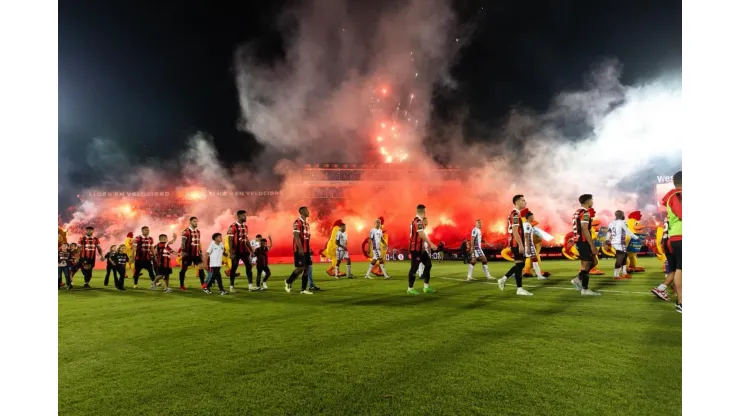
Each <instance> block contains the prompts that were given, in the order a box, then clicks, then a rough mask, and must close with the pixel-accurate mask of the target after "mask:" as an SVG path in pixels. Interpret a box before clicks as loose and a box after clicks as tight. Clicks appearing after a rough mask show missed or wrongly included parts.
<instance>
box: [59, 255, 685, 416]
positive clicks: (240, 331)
mask: <svg viewBox="0 0 740 416" xmlns="http://www.w3.org/2000/svg"><path fill="white" fill-rule="evenodd" d="M641 263H642V265H643V266H646V267H647V269H648V272H647V273H643V274H639V275H635V277H634V278H633V279H632V280H631V281H620V282H615V281H612V280H611V279H610V278H609V277H608V276H604V277H599V278H592V284H591V286H592V288H593V289H596V290H603V291H604V292H603V296H601V297H596V298H592V297H581V296H580V295H579V294H578V293H577V292H575V291H574V290H570V285H569V283H568V282H569V280H570V279H571V278H572V277H573V275H574V274H575V270H576V268H577V267H578V266H577V263H576V262H568V261H546V262H545V263H544V267H543V270H549V271H551V272H553V274H554V275H553V277H551V280H550V281H547V282H545V283H544V284H543V283H541V282H538V281H536V280H534V279H525V283H524V284H525V286H534V287H529V288H528V289H529V290H530V291H532V292H533V293H534V294H535V295H534V296H532V297H522V296H515V294H514V291H515V290H514V289H513V287H514V285H509V287H507V289H506V291H505V292H501V291H499V289H498V287H497V286H496V285H493V284H486V283H467V282H462V281H459V279H464V278H465V276H466V273H467V266H464V265H462V264H461V263H459V262H454V263H453V262H449V261H448V262H446V263H445V264H444V265H440V264H438V263H436V262H435V263H434V266H433V269H432V276H436V277H433V278H432V286H433V287H434V288H435V289H437V290H438V293H436V294H433V295H427V294H422V295H419V296H417V297H414V296H408V295H406V294H405V290H406V283H407V282H406V277H405V276H406V273H407V271H408V267H409V264H408V263H407V262H393V263H390V264H389V265H388V271H389V273H390V274H391V275H392V276H394V278H393V279H392V280H389V281H384V280H372V281H368V280H364V279H361V278H360V279H355V280H346V279H344V280H340V281H335V280H334V279H332V278H330V277H329V276H327V275H326V273H325V272H324V270H325V266H324V265H317V266H316V269H315V271H314V274H315V277H316V278H317V279H316V284H317V285H319V286H320V287H321V288H322V289H323V291H322V292H319V293H316V294H315V295H313V296H305V295H299V294H298V293H297V292H298V291H297V290H296V287H298V288H299V287H300V284H299V283H300V281H299V282H297V284H295V285H294V292H293V293H290V294H288V293H285V291H284V290H283V279H284V277H285V276H286V275H287V274H288V273H289V269H288V266H274V267H273V273H274V275H273V278H272V280H271V282H269V283H270V289H269V291H267V292H265V293H246V290H244V291H241V292H240V293H237V294H235V295H230V296H227V297H223V296H218V295H217V294H213V295H210V296H209V295H206V294H204V293H202V292H200V291H198V290H196V289H197V283H198V281H197V279H196V278H194V277H193V275H192V273H191V272H189V273H188V279H187V283H188V284H189V288H190V291H188V292H186V293H180V292H173V293H169V294H168V293H163V292H162V291H158V292H156V293H152V292H151V291H150V290H148V288H145V289H140V290H136V291H134V290H127V291H126V292H118V291H116V290H115V289H113V288H112V287H111V286H109V287H103V283H102V273H100V272H96V273H95V277H94V279H93V282H92V285H93V289H88V290H83V289H75V290H72V291H60V293H59V413H60V414H63V415H174V414H182V415H185V414H203V415H216V414H219V415H226V414H235V415H277V414H292V415H297V414H308V415H318V414H324V415H407V414H408V415H472V414H480V415H600V416H603V415H640V414H646V415H647V414H650V415H661V414H665V415H675V414H680V409H681V402H680V397H681V315H680V314H678V313H676V312H675V311H674V309H673V304H672V303H669V302H664V301H660V300H658V299H656V298H655V297H653V296H652V295H649V294H647V293H648V291H649V289H650V287H652V286H654V285H656V284H658V283H660V282H661V280H662V273H661V272H660V265H659V264H658V262H657V261H656V260H653V259H644V260H643V259H641ZM611 264H612V261H611V260H608V261H605V262H604V263H603V266H604V267H602V270H604V271H605V272H607V275H610V274H611V269H610V266H611ZM354 266H355V267H354V270H353V272H354V273H355V274H356V275H359V276H361V275H363V274H364V272H365V270H366V268H367V265H366V264H361V263H356V264H355V265H354ZM510 266H511V263H505V262H496V263H492V264H491V272H492V274H494V276H501V275H502V274H503V273H504V272H505V270H507V269H508V268H509V267H510ZM176 272H177V271H176ZM240 272H242V274H243V273H244V270H243V268H241V269H240ZM482 273H483V272H482V270H481V269H480V266H476V270H475V275H476V277H478V278H481V276H482ZM442 277H444V278H447V279H453V280H443V279H442ZM454 279H456V280H454ZM175 280H176V279H175ZM76 281H77V283H78V284H80V282H81V281H82V276H81V275H80V274H79V273H78V275H77V276H76ZM142 282H143V283H144V284H143V285H142V286H145V287H147V286H148V285H147V284H146V282H148V279H147V278H144V279H143V280H142ZM237 282H238V283H237V287H238V288H239V287H241V288H242V289H244V288H245V287H246V281H245V279H244V277H240V278H239V280H238V281H237ZM131 284H132V283H131V279H127V281H126V285H127V286H128V287H129V288H130V285H131ZM421 286H422V285H421V284H420V283H418V282H417V288H420V287H421Z"/></svg>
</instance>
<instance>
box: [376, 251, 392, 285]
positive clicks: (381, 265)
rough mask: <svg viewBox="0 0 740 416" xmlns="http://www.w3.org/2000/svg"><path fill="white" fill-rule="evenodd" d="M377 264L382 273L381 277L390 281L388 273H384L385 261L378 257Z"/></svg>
mask: <svg viewBox="0 0 740 416" xmlns="http://www.w3.org/2000/svg"><path fill="white" fill-rule="evenodd" d="M378 254H380V253H378ZM378 262H379V263H380V271H381V272H383V277H384V278H386V279H390V278H391V277H390V276H388V273H387V272H386V271H385V260H383V257H380V256H379V259H378Z"/></svg>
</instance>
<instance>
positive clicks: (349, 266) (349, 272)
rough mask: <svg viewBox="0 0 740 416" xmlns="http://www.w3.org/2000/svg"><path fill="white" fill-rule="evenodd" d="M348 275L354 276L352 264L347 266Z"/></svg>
mask: <svg viewBox="0 0 740 416" xmlns="http://www.w3.org/2000/svg"><path fill="white" fill-rule="evenodd" d="M347 274H348V275H350V274H352V265H351V264H347Z"/></svg>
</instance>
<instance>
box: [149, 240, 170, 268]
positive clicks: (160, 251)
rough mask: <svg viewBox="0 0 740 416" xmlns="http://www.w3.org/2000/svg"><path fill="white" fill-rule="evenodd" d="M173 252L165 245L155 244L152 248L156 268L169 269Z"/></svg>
mask: <svg viewBox="0 0 740 416" xmlns="http://www.w3.org/2000/svg"><path fill="white" fill-rule="evenodd" d="M174 252H175V250H173V249H172V247H170V246H168V245H167V243H157V245H156V246H154V262H155V263H156V264H157V266H158V267H170V256H171V255H172V253H174Z"/></svg>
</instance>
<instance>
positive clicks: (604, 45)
mask: <svg viewBox="0 0 740 416" xmlns="http://www.w3.org/2000/svg"><path fill="white" fill-rule="evenodd" d="M285 3H286V2H285V1H260V2H256V1H239V2H236V3H234V4H231V3H228V2H206V1H179V2H172V3H165V2H146V3H145V2H133V1H131V2H116V1H114V2H102V1H60V3H59V156H60V172H59V174H60V204H65V203H67V201H70V199H69V198H70V195H67V194H66V193H65V192H62V190H61V189H62V186H61V182H62V177H63V176H64V181H67V182H66V185H67V186H65V189H66V188H69V185H71V187H72V188H74V187H76V186H79V187H80V188H82V187H85V186H91V185H94V184H95V183H96V181H97V180H98V178H96V177H95V175H93V174H92V173H91V171H90V169H89V167H87V166H86V161H85V149H86V147H87V145H88V144H89V143H90V141H91V140H92V138H93V137H105V138H108V139H111V140H114V141H115V142H116V143H118V145H119V146H120V147H121V148H122V150H123V151H125V152H126V153H127V154H129V155H130V157H131V158H132V162H133V163H138V162H143V161H145V160H146V159H148V158H160V159H166V158H167V157H171V156H174V155H176V154H178V153H179V151H181V150H182V149H183V148H184V147H185V140H186V138H187V137H188V135H190V134H192V133H194V132H196V131H198V130H201V131H206V132H208V133H210V134H211V135H213V137H214V140H215V145H216V147H217V149H218V150H219V153H220V155H221V157H222V159H223V162H224V163H225V164H226V165H227V166H228V165H229V164H232V163H235V162H244V161H248V160H249V159H250V158H254V157H256V155H258V154H259V150H260V148H259V146H258V145H257V143H256V141H255V140H254V138H253V137H251V136H250V135H249V134H246V133H242V132H239V131H237V129H236V122H237V119H238V117H239V105H238V101H237V92H236V88H235V84H234V76H233V72H232V61H233V53H234V51H235V49H236V47H237V46H239V45H241V44H243V43H244V42H246V41H253V40H257V41H258V42H259V45H260V51H261V53H262V55H263V56H264V58H265V59H274V58H275V57H279V56H280V54H281V53H282V49H281V47H282V44H281V36H280V34H279V33H278V31H277V28H276V27H275V17H276V15H277V14H278V12H279V11H280V10H281V9H282V8H283V6H284V4H285ZM454 4H455V6H454V8H455V10H456V12H457V13H458V16H459V19H460V20H461V21H463V22H475V31H474V33H473V37H472V38H471V39H470V41H469V43H468V45H467V46H465V48H464V49H463V50H462V51H461V53H460V55H459V57H458V59H457V61H456V64H455V66H454V67H453V68H452V75H453V77H454V79H455V80H456V81H457V82H458V88H457V89H456V90H454V91H444V92H443V93H440V94H438V95H437V96H436V100H435V103H434V105H435V107H434V116H435V117H436V118H438V119H444V118H446V117H450V115H451V114H455V113H456V110H457V109H458V108H461V107H465V108H466V110H467V111H466V117H467V119H466V120H464V122H465V126H466V131H467V132H468V133H470V135H471V137H477V135H476V134H475V132H476V131H477V130H478V129H486V128H492V127H496V126H497V125H498V123H500V121H501V119H502V117H504V116H505V115H506V114H507V112H508V111H509V110H510V109H511V108H512V106H518V105H523V106H526V107H530V108H533V109H544V108H545V107H546V106H547V104H548V103H549V101H550V99H551V98H552V97H553V96H554V95H555V94H556V93H557V92H559V91H562V90H563V89H565V88H569V87H572V88H576V87H578V86H579V85H581V84H582V81H583V76H584V73H585V72H587V71H588V69H589V68H590V67H591V66H592V65H594V64H595V63H598V61H599V60H601V59H604V58H608V57H614V58H617V59H618V60H619V61H620V62H622V63H623V64H624V75H623V82H624V83H626V84H632V83H635V82H639V81H640V80H642V79H649V78H651V77H653V76H655V75H658V74H660V73H661V72H666V71H668V70H676V69H680V67H681V2H680V1H662V0H661V1H607V0H599V1H593V0H550V1H533V0H532V1H523V0H497V1H490V2H489V1H473V0H471V1H456V2H455V3H454ZM481 6H483V11H482V12H481ZM226 149H228V150H229V151H228V152H226ZM62 160H64V162H65V163H64V164H62V163H61V161H62ZM62 165H63V166H62ZM67 193H68V192H67ZM71 198H72V199H74V195H73V194H72V195H71ZM71 202H74V201H71Z"/></svg>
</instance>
